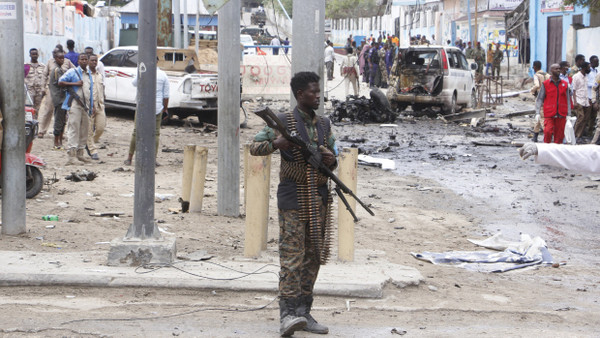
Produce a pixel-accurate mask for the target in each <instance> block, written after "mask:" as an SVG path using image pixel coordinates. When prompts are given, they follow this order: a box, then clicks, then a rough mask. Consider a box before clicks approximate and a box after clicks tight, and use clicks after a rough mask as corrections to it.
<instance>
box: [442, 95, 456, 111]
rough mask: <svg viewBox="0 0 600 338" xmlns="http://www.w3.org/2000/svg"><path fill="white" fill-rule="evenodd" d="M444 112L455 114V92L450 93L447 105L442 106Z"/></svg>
mask: <svg viewBox="0 0 600 338" xmlns="http://www.w3.org/2000/svg"><path fill="white" fill-rule="evenodd" d="M444 112H445V113H446V114H455V113H456V93H454V94H452V101H451V102H450V105H449V106H447V107H444Z"/></svg>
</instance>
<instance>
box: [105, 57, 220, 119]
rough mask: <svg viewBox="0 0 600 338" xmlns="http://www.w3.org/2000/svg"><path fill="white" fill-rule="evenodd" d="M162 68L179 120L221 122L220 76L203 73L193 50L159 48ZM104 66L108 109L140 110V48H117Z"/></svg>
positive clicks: (172, 104) (172, 112) (171, 105)
mask: <svg viewBox="0 0 600 338" xmlns="http://www.w3.org/2000/svg"><path fill="white" fill-rule="evenodd" d="M156 54H157V57H158V63H157V64H158V67H159V68H160V69H162V70H163V71H165V73H167V76H168V77H169V84H170V87H171V94H170V97H169V113H170V114H172V115H177V116H178V117H179V118H182V119H183V118H186V117H188V116H191V115H196V116H197V117H198V120H200V121H202V122H209V123H213V124H216V122H217V97H218V85H217V74H215V73H210V72H204V73H203V72H201V71H200V72H199V70H200V64H199V62H198V58H197V56H196V53H195V52H194V51H193V50H191V49H176V48H170V47H158V49H157V53H156ZM100 61H102V63H103V64H104V74H105V77H104V85H105V94H106V99H105V104H106V106H107V107H114V108H125V109H132V110H135V109H136V102H135V97H136V93H137V88H136V87H134V86H133V84H132V80H133V78H134V77H135V75H136V72H137V63H138V47H137V46H131V47H117V48H114V49H111V50H110V51H108V53H106V54H104V55H103V56H102V58H101V59H100Z"/></svg>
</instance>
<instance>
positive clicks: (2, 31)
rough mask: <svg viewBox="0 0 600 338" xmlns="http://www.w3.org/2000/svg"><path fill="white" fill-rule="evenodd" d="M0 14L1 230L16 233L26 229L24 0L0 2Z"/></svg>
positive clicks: (9, 233) (11, 233)
mask: <svg viewBox="0 0 600 338" xmlns="http://www.w3.org/2000/svg"><path fill="white" fill-rule="evenodd" d="M0 15H1V17H2V20H0V46H2V48H1V49H0V70H1V71H2V75H1V76H0V111H1V112H2V114H4V142H2V233H3V234H6V235H18V234H22V233H24V232H25V231H26V229H25V224H26V223H25V89H24V88H25V83H24V82H25V80H24V76H23V60H24V55H23V48H24V47H23V44H24V43H23V0H19V1H10V2H0ZM32 132H33V131H32Z"/></svg>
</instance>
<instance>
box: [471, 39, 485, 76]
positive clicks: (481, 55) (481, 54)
mask: <svg viewBox="0 0 600 338" xmlns="http://www.w3.org/2000/svg"><path fill="white" fill-rule="evenodd" d="M473 59H475V62H476V63H477V74H478V75H481V74H482V73H483V65H484V63H485V50H483V48H481V42H477V48H476V49H475V50H474V51H473Z"/></svg>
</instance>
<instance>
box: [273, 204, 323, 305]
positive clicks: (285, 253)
mask: <svg viewBox="0 0 600 338" xmlns="http://www.w3.org/2000/svg"><path fill="white" fill-rule="evenodd" d="M320 211H321V221H322V224H325V216H326V213H327V208H325V205H324V204H322V205H321V208H320ZM299 216H300V211H299V210H282V209H279V262H280V265H281V270H280V271H279V297H280V298H281V299H287V298H294V297H299V296H303V295H311V294H312V291H313V287H314V285H315V281H316V280H317V274H318V273H319V268H320V264H319V263H318V260H317V257H316V251H315V248H314V246H313V245H312V243H311V241H310V236H309V229H308V221H306V222H301V221H300V217H299Z"/></svg>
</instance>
